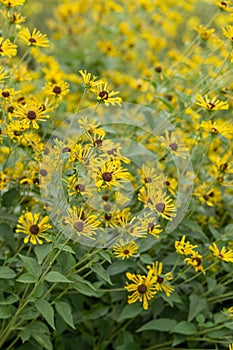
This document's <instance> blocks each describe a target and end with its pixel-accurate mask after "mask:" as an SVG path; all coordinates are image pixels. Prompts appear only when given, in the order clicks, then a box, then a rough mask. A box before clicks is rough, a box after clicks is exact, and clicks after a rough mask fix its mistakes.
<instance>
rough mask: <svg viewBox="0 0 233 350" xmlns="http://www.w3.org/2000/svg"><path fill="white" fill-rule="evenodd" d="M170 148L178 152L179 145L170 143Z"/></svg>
mask: <svg viewBox="0 0 233 350" xmlns="http://www.w3.org/2000/svg"><path fill="white" fill-rule="evenodd" d="M169 147H170V148H171V150H172V151H177V149H178V145H177V143H175V142H172V143H170V145H169Z"/></svg>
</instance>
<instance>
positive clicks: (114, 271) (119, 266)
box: [107, 260, 135, 276]
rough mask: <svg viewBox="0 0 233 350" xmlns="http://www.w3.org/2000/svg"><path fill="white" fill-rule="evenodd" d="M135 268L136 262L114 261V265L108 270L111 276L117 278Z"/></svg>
mask: <svg viewBox="0 0 233 350" xmlns="http://www.w3.org/2000/svg"><path fill="white" fill-rule="evenodd" d="M134 267H135V262H134V261H130V260H126V261H125V260H124V261H122V260H120V261H114V262H113V263H112V265H110V266H109V267H108V268H107V271H108V273H109V275H110V276H115V275H118V274H120V273H122V272H124V271H128V270H129V269H130V268H134Z"/></svg>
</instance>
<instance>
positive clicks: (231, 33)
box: [222, 25, 233, 43]
mask: <svg viewBox="0 0 233 350" xmlns="http://www.w3.org/2000/svg"><path fill="white" fill-rule="evenodd" d="M222 31H223V35H224V36H225V37H226V38H227V39H230V41H231V42H232V43H233V26H231V25H228V26H226V29H225V28H223V27H222Z"/></svg>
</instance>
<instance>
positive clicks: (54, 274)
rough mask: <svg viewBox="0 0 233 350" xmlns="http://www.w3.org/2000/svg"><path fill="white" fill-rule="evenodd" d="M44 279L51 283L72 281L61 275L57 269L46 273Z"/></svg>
mask: <svg viewBox="0 0 233 350" xmlns="http://www.w3.org/2000/svg"><path fill="white" fill-rule="evenodd" d="M45 280H46V281H48V282H53V283H72V281H70V280H68V278H66V276H64V275H62V274H61V273H60V272H58V271H50V272H49V273H47V275H46V276H45Z"/></svg>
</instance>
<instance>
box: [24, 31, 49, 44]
mask: <svg viewBox="0 0 233 350" xmlns="http://www.w3.org/2000/svg"><path fill="white" fill-rule="evenodd" d="M19 37H20V38H21V39H22V40H24V41H26V42H27V44H28V46H40V47H47V46H49V40H48V38H47V35H46V34H42V33H41V32H40V31H39V30H37V29H36V28H34V29H33V31H32V33H30V31H29V29H28V28H24V29H22V30H21V31H20V32H19Z"/></svg>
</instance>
